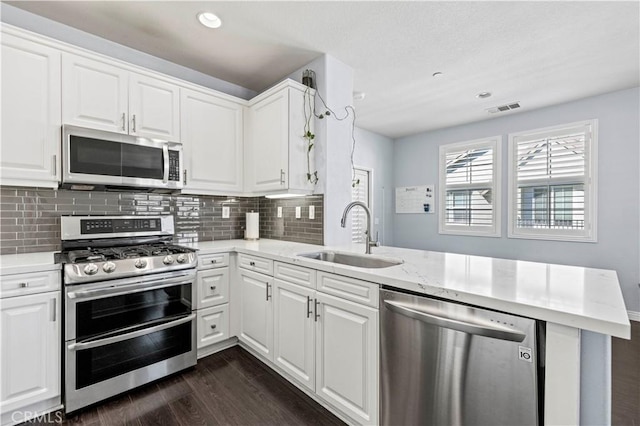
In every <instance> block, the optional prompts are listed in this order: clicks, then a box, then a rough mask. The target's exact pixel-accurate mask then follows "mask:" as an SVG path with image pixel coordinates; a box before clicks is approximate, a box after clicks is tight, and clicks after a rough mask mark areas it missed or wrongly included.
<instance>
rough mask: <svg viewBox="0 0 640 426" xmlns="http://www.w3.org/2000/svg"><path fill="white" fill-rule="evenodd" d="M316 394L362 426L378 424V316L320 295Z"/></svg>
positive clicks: (356, 306)
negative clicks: (362, 425) (363, 425)
mask: <svg viewBox="0 0 640 426" xmlns="http://www.w3.org/2000/svg"><path fill="white" fill-rule="evenodd" d="M316 300H317V302H319V305H318V306H317V309H318V312H317V313H318V315H319V318H318V323H317V324H318V326H317V327H318V328H317V329H316V394H317V395H318V396H320V397H321V398H322V399H324V400H325V401H327V402H328V403H329V404H331V405H333V406H335V407H336V408H337V409H339V410H340V411H342V412H344V413H346V414H347V415H349V416H350V417H352V418H353V419H354V420H356V421H358V423H361V424H376V423H377V421H378V312H377V311H376V310H375V309H372V308H369V307H366V306H362V305H359V304H357V303H353V302H349V301H346V300H342V299H339V298H337V297H333V296H328V295H325V294H323V293H320V292H318V293H316Z"/></svg>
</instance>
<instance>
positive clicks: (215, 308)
mask: <svg viewBox="0 0 640 426" xmlns="http://www.w3.org/2000/svg"><path fill="white" fill-rule="evenodd" d="M229 270H230V268H229V253H212V254H202V255H199V256H198V275H197V278H196V300H195V308H196V323H197V326H196V330H197V333H196V334H197V339H198V358H201V357H203V356H207V355H210V354H212V353H214V352H216V351H217V350H220V348H217V347H216V346H215V345H216V344H217V343H220V342H223V341H225V340H227V339H229V338H230V337H231V335H230V301H231V297H230V288H229V285H230V272H229Z"/></svg>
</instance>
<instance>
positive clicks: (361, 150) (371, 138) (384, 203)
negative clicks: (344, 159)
mask: <svg viewBox="0 0 640 426" xmlns="http://www.w3.org/2000/svg"><path fill="white" fill-rule="evenodd" d="M355 138H356V149H355V152H354V155H353V161H354V163H355V165H356V167H364V168H368V169H371V170H373V188H371V190H372V194H373V211H372V212H371V213H372V215H373V217H374V218H377V219H378V221H379V223H378V224H377V225H376V224H375V219H374V224H373V225H372V227H373V230H372V232H373V236H374V237H375V235H376V232H379V238H380V243H381V244H383V245H386V246H391V245H393V198H392V197H393V194H394V190H393V188H394V187H393V140H392V139H390V138H388V137H386V136H382V135H379V134H377V133H373V132H370V131H368V130H364V129H359V128H357V127H356V130H355Z"/></svg>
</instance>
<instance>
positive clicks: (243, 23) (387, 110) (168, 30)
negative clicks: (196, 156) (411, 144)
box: [7, 1, 640, 138]
mask: <svg viewBox="0 0 640 426" xmlns="http://www.w3.org/2000/svg"><path fill="white" fill-rule="evenodd" d="M7 3H10V4H11V5H13V6H16V7H19V8H21V9H24V10H27V11H30V12H33V13H36V14H38V15H42V16H45V17H47V18H50V19H52V20H55V21H58V22H61V23H64V24H67V25H69V26H72V27H75V28H78V29H81V30H83V31H86V32H89V33H92V34H95V35H98V36H101V37H103V38H106V39H109V40H112V41H114V42H117V43H120V44H123V45H126V46H129V47H132V48H134V49H138V50H140V51H143V52H146V53H149V54H151V55H154V56H158V57H161V58H163V59H166V60H169V61H172V62H175V63H178V64H180V65H184V66H186V67H189V68H192V69H195V70H198V71H201V72H203V73H206V74H209V75H212V76H214V77H217V78H220V79H223V80H227V81H229V82H232V83H235V84H238V85H240V86H243V87H246V88H248V89H252V90H256V91H261V90H263V89H265V88H267V87H269V86H271V85H273V84H274V83H276V82H278V81H279V80H281V79H282V78H283V77H284V76H286V75H288V74H289V73H291V72H293V71H295V70H297V69H298V68H300V67H302V66H304V65H305V64H307V63H309V62H311V61H312V60H313V59H314V58H316V57H318V56H319V55H321V54H323V53H326V54H329V55H332V56H334V57H335V58H337V59H339V60H340V61H342V62H344V63H346V64H347V65H349V66H351V67H352V68H353V69H354V75H355V81H354V89H355V90H356V91H361V92H365V93H366V98H365V99H364V100H356V101H354V105H355V107H356V110H357V122H356V125H357V126H358V127H361V128H364V129H367V130H371V131H373V132H376V133H380V134H383V135H386V136H388V137H391V138H399V137H402V136H406V135H411V134H415V133H419V132H423V131H427V130H433V129H437V128H442V127H448V126H453V125H458V124H462V123H468V122H473V121H479V120H484V119H489V118H493V117H496V116H500V115H505V114H514V113H517V112H520V111H527V110H531V109H535V108H540V107H545V106H548V105H553V104H557V103H562V102H566V101H571V100H574V99H579V98H584V97H588V96H592V95H597V94H601V93H606V92H611V91H615V90H620V89H624V88H629V87H635V86H639V85H640V20H639V19H638V16H639V13H640V11H639V5H640V2H637V1H631V2H609V1H604V2H592V1H586V2H582V1H574V2H557V1H550V2H542V1H531V2H524V1H523V2H435V1H433V2H432V1H428V2H411V1H406V2H405V1H387V2H378V1H375V2H369V1H356V2H345V1H324V2H315V1H311V2H272V1H257V2H246V1H231V2H214V1H211V2H190V1H162V2H161V1H104V2H103V1H89V2H85V1H28V2H7ZM205 10H206V11H212V12H214V13H216V14H217V15H218V16H220V18H221V19H222V22H223V23H222V27H220V28H219V29H217V30H211V29H207V28H205V27H203V26H201V25H200V24H199V23H198V22H197V20H196V14H197V13H198V12H200V11H205ZM435 72H441V73H442V75H441V76H440V77H439V78H434V77H433V76H432V75H433V73H435ZM483 91H488V92H491V93H492V96H491V97H490V98H487V99H478V98H476V95H477V94H478V93H479V92H483ZM514 101H519V102H520V104H521V108H520V109H518V110H516V111H509V112H506V113H501V114H489V113H488V112H487V111H486V110H487V109H488V108H491V107H495V106H498V105H501V104H504V103H511V102H514ZM331 106H332V107H333V108H339V107H340V106H337V105H331Z"/></svg>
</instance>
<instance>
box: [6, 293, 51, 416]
mask: <svg viewBox="0 0 640 426" xmlns="http://www.w3.org/2000/svg"><path fill="white" fill-rule="evenodd" d="M0 315H1V317H2V321H1V322H0V324H2V325H1V327H2V335H1V337H0V338H1V343H2V346H1V347H2V361H0V376H1V377H2V381H1V382H0V411H1V412H3V413H4V412H7V411H12V410H17V409H19V408H22V407H26V406H28V405H30V404H33V403H37V402H40V401H44V400H46V399H49V398H52V397H55V396H57V395H60V368H61V364H60V340H61V337H60V327H59V318H60V295H59V293H57V292H53V293H41V294H34V295H31V296H19V297H12V298H7V299H1V300H0Z"/></svg>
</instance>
